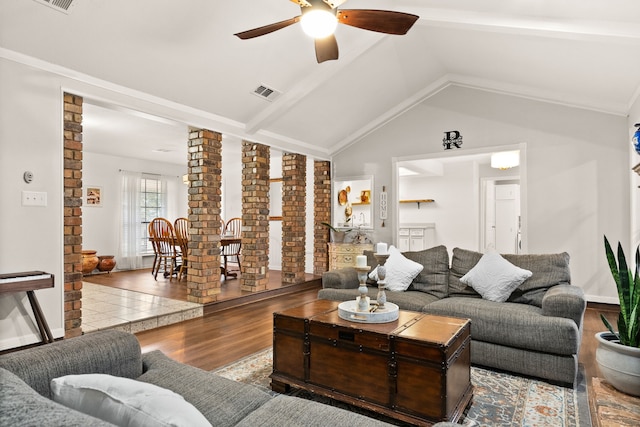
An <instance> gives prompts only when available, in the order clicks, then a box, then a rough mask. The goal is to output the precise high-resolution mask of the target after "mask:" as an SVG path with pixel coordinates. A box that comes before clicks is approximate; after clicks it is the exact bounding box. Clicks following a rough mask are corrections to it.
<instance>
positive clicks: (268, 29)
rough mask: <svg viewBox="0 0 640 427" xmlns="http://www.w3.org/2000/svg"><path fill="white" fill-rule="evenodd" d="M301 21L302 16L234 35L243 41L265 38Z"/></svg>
mask: <svg viewBox="0 0 640 427" xmlns="http://www.w3.org/2000/svg"><path fill="white" fill-rule="evenodd" d="M298 21H300V16H296V17H295V18H291V19H286V20H284V21H280V22H274V23H273V24H269V25H265V26H264V27H259V28H254V29H253V30H247V31H243V32H241V33H237V34H234V36H238V37H240V38H241V39H242V40H247V39H252V38H254V37H258V36H264V35H265V34H269V33H273V32H274V31H277V30H281V29H283V28H284V27H288V26H289V25H292V24H295V23H296V22H298Z"/></svg>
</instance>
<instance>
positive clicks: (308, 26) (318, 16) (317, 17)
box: [300, 10, 338, 39]
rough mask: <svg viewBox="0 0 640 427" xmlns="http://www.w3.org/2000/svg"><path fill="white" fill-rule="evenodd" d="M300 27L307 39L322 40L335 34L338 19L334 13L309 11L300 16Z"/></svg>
mask: <svg viewBox="0 0 640 427" xmlns="http://www.w3.org/2000/svg"><path fill="white" fill-rule="evenodd" d="M300 25H302V30H303V31H304V33H305V34H306V35H308V36H309V37H313V38H314V39H323V38H325V37H328V36H330V35H331V34H333V33H334V32H335V30H336V27H337V26H338V19H337V18H336V15H335V14H334V13H332V12H330V11H328V10H311V11H309V12H306V13H304V14H303V15H302V17H301V18H300Z"/></svg>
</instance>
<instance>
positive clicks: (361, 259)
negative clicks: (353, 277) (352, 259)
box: [356, 255, 367, 267]
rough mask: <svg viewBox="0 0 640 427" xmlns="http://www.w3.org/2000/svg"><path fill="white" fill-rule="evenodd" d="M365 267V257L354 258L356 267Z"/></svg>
mask: <svg viewBox="0 0 640 427" xmlns="http://www.w3.org/2000/svg"><path fill="white" fill-rule="evenodd" d="M366 266H367V256H366V255H358V256H357V257H356V267H366Z"/></svg>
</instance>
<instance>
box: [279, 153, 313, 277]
mask: <svg viewBox="0 0 640 427" xmlns="http://www.w3.org/2000/svg"><path fill="white" fill-rule="evenodd" d="M306 182H307V156H304V155H302V154H292V153H284V154H283V156H282V282H283V283H301V282H303V281H304V278H305V273H304V265H305V241H306V235H305V226H306V224H305V222H306V205H307V201H306V200H307V196H306Z"/></svg>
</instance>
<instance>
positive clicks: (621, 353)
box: [596, 236, 640, 396]
mask: <svg viewBox="0 0 640 427" xmlns="http://www.w3.org/2000/svg"><path fill="white" fill-rule="evenodd" d="M604 247H605V252H606V255H607V261H608V263H609V269H610V270H611V274H612V275H613V279H614V280H615V282H616V286H617V288H618V298H619V299H620V314H619V315H618V325H617V326H618V332H615V331H614V330H613V326H612V325H611V323H609V321H608V320H607V318H606V317H605V316H604V315H603V314H600V317H601V318H602V322H603V323H604V325H605V326H606V327H607V329H608V330H609V331H608V332H599V333H597V334H596V339H597V340H598V349H597V350H596V362H597V364H598V367H599V368H600V372H601V373H602V375H604V377H605V379H606V380H607V381H608V382H609V384H611V385H612V386H613V387H614V388H616V389H618V390H620V391H622V392H624V393H628V394H631V395H633V396H640V246H638V248H637V249H636V257H635V274H632V272H631V270H630V269H629V267H628V266H627V261H626V258H625V256H624V251H623V249H622V245H621V244H620V242H618V260H617V261H616V257H615V254H614V253H613V250H612V249H611V245H609V241H608V240H607V237H606V236H605V238H604Z"/></svg>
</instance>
